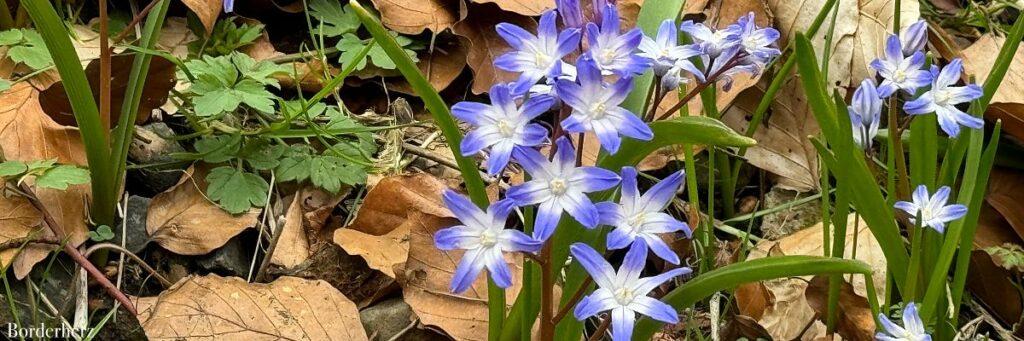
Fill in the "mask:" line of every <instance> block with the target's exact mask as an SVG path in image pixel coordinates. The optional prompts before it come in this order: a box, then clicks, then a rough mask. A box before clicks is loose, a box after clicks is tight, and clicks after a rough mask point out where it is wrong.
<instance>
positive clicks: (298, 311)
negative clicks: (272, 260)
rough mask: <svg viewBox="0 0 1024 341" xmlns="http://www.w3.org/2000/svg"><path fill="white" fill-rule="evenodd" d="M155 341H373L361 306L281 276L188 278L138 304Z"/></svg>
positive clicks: (325, 288)
mask: <svg viewBox="0 0 1024 341" xmlns="http://www.w3.org/2000/svg"><path fill="white" fill-rule="evenodd" d="M136 307H137V308H138V310H139V315H138V318H139V322H140V323H141V324H142V329H143V330H144V331H145V332H146V336H147V337H148V338H149V339H153V340H161V339H167V340H171V339H174V340H178V339H189V340H217V339H235V340H242V339H246V340H276V339H285V340H296V339H304V340H368V339H369V338H368V337H367V336H366V331H364V330H363V326H362V324H361V323H360V321H359V310H358V309H357V308H356V305H355V304H354V303H352V301H350V300H349V299H348V298H346V297H345V296H344V295H342V294H341V293H340V292H338V290H336V289H334V288H333V287H331V286H330V284H328V283H327V282H324V281H309V280H305V279H301V278H295V277H281V278H278V279H277V280H275V281H273V282H271V283H268V284H263V283H246V282H245V281H244V280H242V279H240V278H235V277H219V276H217V275H208V276H202V277H195V276H192V277H187V278H184V279H182V280H180V281H178V283H176V284H175V285H174V286H172V287H171V288H169V289H167V290H166V291H164V292H163V293H161V294H160V296H155V297H140V298H137V299H136Z"/></svg>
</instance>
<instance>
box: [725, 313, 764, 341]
mask: <svg viewBox="0 0 1024 341" xmlns="http://www.w3.org/2000/svg"><path fill="white" fill-rule="evenodd" d="M771 338H772V335H771V334H769V333H768V330H766V329H764V327H762V326H761V324H759V323H757V319H755V318H752V317H750V316H745V315H733V317H732V319H730V320H729V323H728V324H726V325H725V328H722V332H721V336H720V337H719V339H720V340H741V339H745V340H771Z"/></svg>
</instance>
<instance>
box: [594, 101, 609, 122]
mask: <svg viewBox="0 0 1024 341" xmlns="http://www.w3.org/2000/svg"><path fill="white" fill-rule="evenodd" d="M607 112H608V106H607V105H606V104H605V103H604V102H599V103H597V104H595V105H594V106H592V107H590V119H593V120H600V119H602V118H604V116H605V114H606V113H607Z"/></svg>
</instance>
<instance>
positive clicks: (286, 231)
mask: <svg viewBox="0 0 1024 341" xmlns="http://www.w3.org/2000/svg"><path fill="white" fill-rule="evenodd" d="M349 189H350V188H349ZM346 195H348V191H347V190H343V191H339V192H338V194H333V195H332V194H330V193H327V192H324V191H322V190H320V189H317V188H313V187H303V188H301V189H299V190H298V191H297V192H295V196H294V198H293V199H292V202H291V204H290V205H288V210H287V211H286V212H285V215H284V217H285V220H284V226H283V227H282V229H281V236H280V237H279V238H278V241H277V247H275V248H274V255H273V256H272V257H271V258H270V263H271V264H276V265H280V266H282V267H285V268H292V267H295V266H297V265H299V264H300V263H302V262H304V261H306V259H309V256H310V250H315V249H317V248H318V247H319V246H320V245H322V244H325V242H324V241H323V238H321V236H320V234H321V229H322V228H323V227H324V224H326V223H327V218H328V217H330V213H331V211H332V210H333V209H334V207H335V206H337V205H338V203H340V202H341V200H342V199H343V198H344V197H345V196H346Z"/></svg>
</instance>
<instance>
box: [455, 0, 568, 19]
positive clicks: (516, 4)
mask: <svg viewBox="0 0 1024 341" xmlns="http://www.w3.org/2000/svg"><path fill="white" fill-rule="evenodd" d="M473 2H476V3H487V2H490V3H494V4H496V5H498V7H501V9H503V10H506V11H509V12H512V13H516V14H522V15H525V16H531V17H534V16H538V15H540V14H541V13H544V11H547V10H549V9H554V8H555V1H554V0H473Z"/></svg>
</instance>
